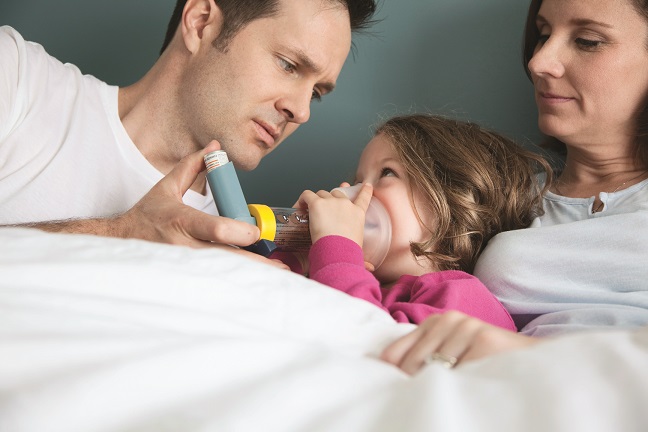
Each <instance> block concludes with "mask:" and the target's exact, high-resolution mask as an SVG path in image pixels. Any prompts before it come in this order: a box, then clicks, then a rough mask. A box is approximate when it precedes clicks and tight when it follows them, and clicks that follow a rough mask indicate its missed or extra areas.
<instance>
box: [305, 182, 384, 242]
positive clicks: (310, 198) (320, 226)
mask: <svg viewBox="0 0 648 432" xmlns="http://www.w3.org/2000/svg"><path fill="white" fill-rule="evenodd" d="M372 195H373V188H372V186H371V185H370V184H368V183H367V184H365V185H363V187H362V189H361V190H360V193H358V196H357V197H356V199H355V201H351V200H350V199H349V198H347V196H346V195H345V194H344V193H343V192H341V191H338V190H334V191H333V192H332V193H331V192H327V191H323V190H321V191H319V192H317V193H314V192H312V191H309V190H307V191H304V193H302V194H301V196H300V197H299V200H298V202H297V206H298V207H299V208H304V207H305V208H307V209H308V220H309V224H310V233H311V240H312V242H313V243H315V242H316V241H317V240H319V239H321V238H322V237H325V236H328V235H339V236H343V237H346V238H348V239H350V240H353V241H354V242H356V243H357V244H358V245H360V247H362V240H363V237H364V221H365V213H366V212H367V207H369V202H370V201H371V196H372Z"/></svg>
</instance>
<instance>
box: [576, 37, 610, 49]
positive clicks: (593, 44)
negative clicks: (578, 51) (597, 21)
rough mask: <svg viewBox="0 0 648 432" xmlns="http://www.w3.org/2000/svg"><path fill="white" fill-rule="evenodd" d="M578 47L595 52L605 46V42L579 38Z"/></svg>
mask: <svg viewBox="0 0 648 432" xmlns="http://www.w3.org/2000/svg"><path fill="white" fill-rule="evenodd" d="M576 45H578V46H579V47H581V48H582V49H585V50H594V49H596V48H599V47H600V46H601V45H603V42H601V41H598V40H592V39H583V38H577V39H576Z"/></svg>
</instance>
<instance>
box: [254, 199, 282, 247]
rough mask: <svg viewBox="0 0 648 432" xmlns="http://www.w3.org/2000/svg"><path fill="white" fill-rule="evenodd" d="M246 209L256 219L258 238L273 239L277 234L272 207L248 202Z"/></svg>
mask: <svg viewBox="0 0 648 432" xmlns="http://www.w3.org/2000/svg"><path fill="white" fill-rule="evenodd" d="M248 210H249V211H250V215H252V216H254V218H255V219H256V223H257V227H259V230H261V237H259V239H260V240H261V239H265V240H270V241H274V239H275V235H276V234H277V220H276V219H275V214H274V212H273V211H272V209H271V208H270V207H268V206H267V205H263V204H248Z"/></svg>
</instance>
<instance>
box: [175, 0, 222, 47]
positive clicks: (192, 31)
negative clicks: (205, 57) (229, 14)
mask: <svg viewBox="0 0 648 432" xmlns="http://www.w3.org/2000/svg"><path fill="white" fill-rule="evenodd" d="M222 26H223V14H222V12H221V9H220V8H219V7H218V5H216V3H215V1H214V0H187V3H186V4H185V7H184V10H183V11H182V20H181V21H180V27H181V30H182V39H183V40H184V44H185V46H186V47H187V49H188V50H189V51H190V52H192V53H195V52H197V51H198V49H199V48H200V46H201V45H203V44H205V43H207V44H210V45H211V43H212V42H213V41H214V40H215V39H216V38H217V37H218V35H219V34H220V31H221V28H222Z"/></svg>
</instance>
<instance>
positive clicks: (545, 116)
mask: <svg viewBox="0 0 648 432" xmlns="http://www.w3.org/2000/svg"><path fill="white" fill-rule="evenodd" d="M536 24H537V26H538V30H539V32H540V41H539V43H538V46H537V47H536V50H535V53H534V55H533V57H532V58H531V60H530V61H529V65H528V66H529V70H530V72H531V77H532V80H533V84H534V87H535V98H536V103H537V105H538V115H539V117H538V123H539V127H540V129H541V130H542V131H543V132H544V133H545V134H547V135H550V136H554V137H556V138H558V139H560V140H561V141H563V142H565V143H566V144H570V145H578V144H586V145H596V144H598V143H601V144H605V143H607V142H619V141H623V140H625V142H629V141H630V140H632V137H633V136H634V121H635V119H636V118H637V115H638V112H639V109H640V108H641V106H642V104H643V103H644V101H645V100H646V97H647V95H648V49H647V46H648V23H647V22H646V19H645V18H644V17H643V16H641V15H640V14H639V13H638V12H637V11H636V10H635V8H634V7H633V5H632V4H631V2H630V0H544V1H543V2H542V6H541V7H540V11H539V12H538V16H537V19H536Z"/></svg>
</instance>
